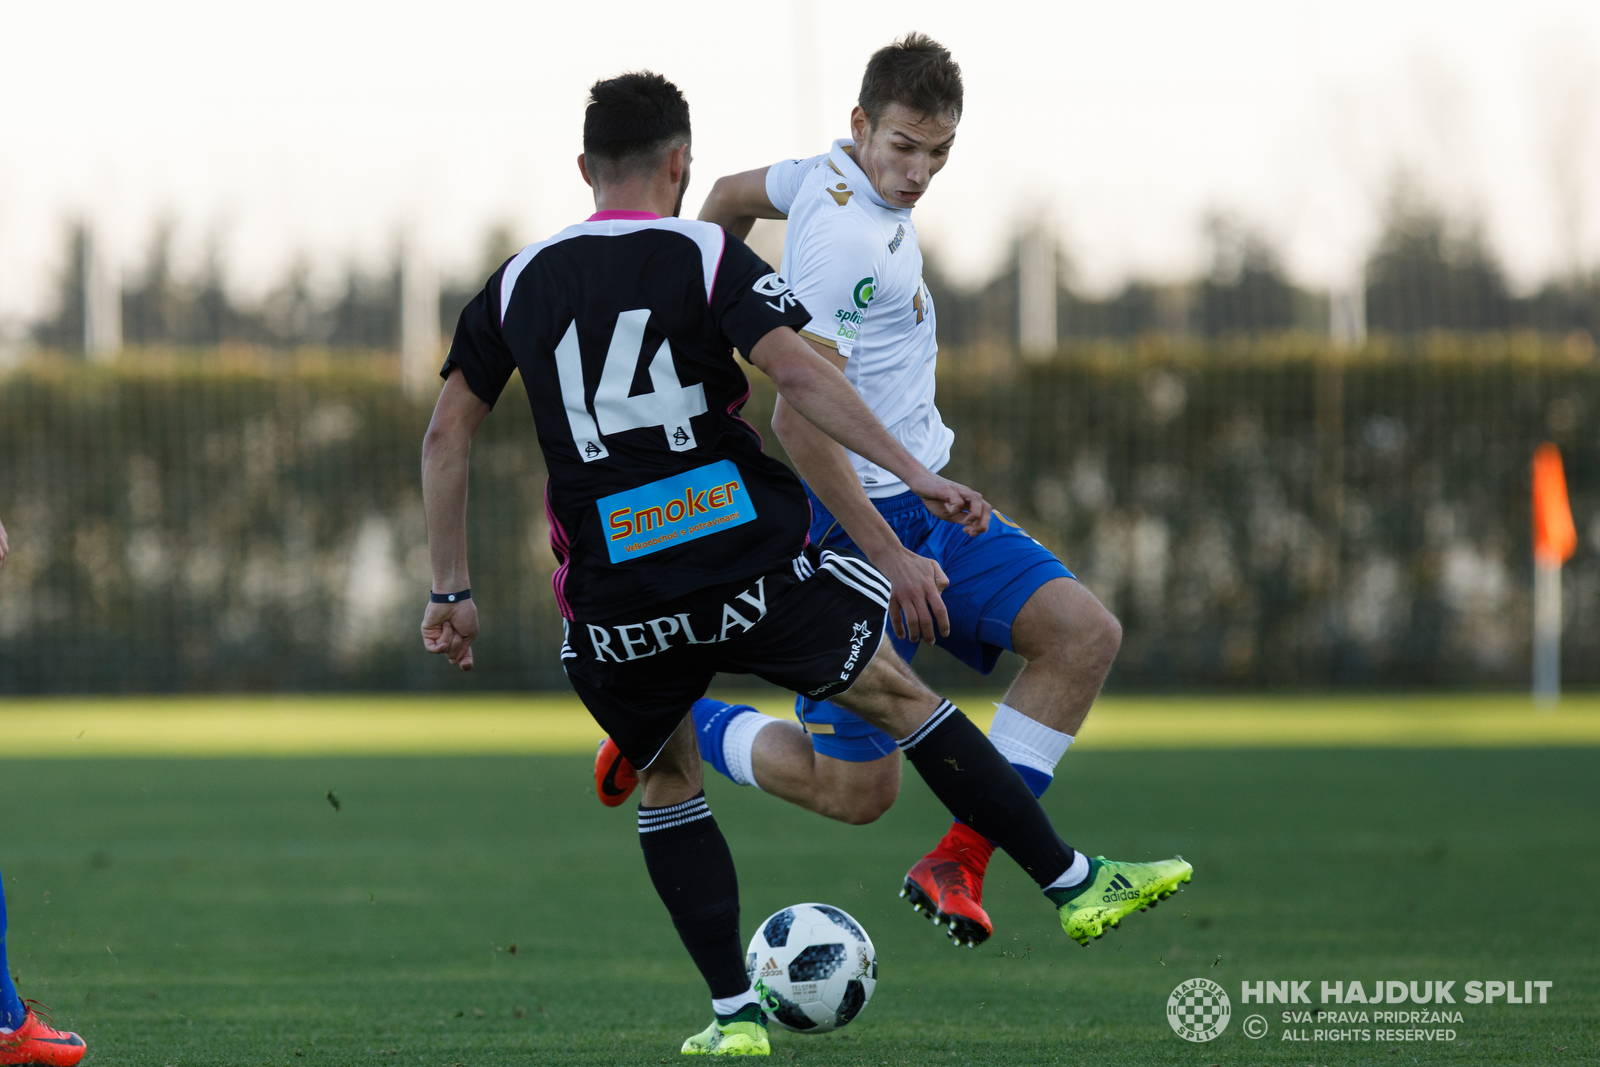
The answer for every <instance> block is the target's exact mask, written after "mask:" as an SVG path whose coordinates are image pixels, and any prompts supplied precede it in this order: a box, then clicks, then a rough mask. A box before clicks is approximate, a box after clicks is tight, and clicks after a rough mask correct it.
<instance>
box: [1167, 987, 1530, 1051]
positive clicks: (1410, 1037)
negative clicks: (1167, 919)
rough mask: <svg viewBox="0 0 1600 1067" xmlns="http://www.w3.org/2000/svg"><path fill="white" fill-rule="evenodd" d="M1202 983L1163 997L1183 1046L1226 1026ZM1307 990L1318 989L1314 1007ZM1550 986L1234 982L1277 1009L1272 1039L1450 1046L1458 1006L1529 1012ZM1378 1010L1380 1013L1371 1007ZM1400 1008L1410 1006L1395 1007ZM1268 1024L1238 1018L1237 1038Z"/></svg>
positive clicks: (1256, 1034) (1220, 1003)
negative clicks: (1276, 1031) (1524, 1008)
mask: <svg viewBox="0 0 1600 1067" xmlns="http://www.w3.org/2000/svg"><path fill="white" fill-rule="evenodd" d="M1204 981H1205V980H1203V979H1192V980H1190V981H1189V982H1185V983H1183V984H1182V985H1180V986H1179V987H1178V988H1177V989H1175V990H1173V992H1172V995H1171V996H1170V997H1168V998H1167V1018H1168V1021H1169V1022H1171V1023H1172V1027H1173V1029H1174V1030H1175V1031H1177V1033H1178V1035H1179V1036H1180V1037H1182V1038H1184V1039H1185V1040H1187V1041H1210V1040H1211V1039H1212V1038H1214V1037H1216V1036H1218V1035H1219V1034H1221V1033H1222V1031H1223V1030H1224V1029H1226V1028H1227V1021H1226V1020H1227V1016H1228V1015H1229V1013H1230V1012H1231V1004H1229V1002H1228V1000H1227V995H1226V994H1225V993H1222V990H1221V987H1220V986H1217V985H1216V983H1214V982H1205V988H1200V987H1199V986H1198V985H1197V983H1200V982H1204ZM1314 984H1317V985H1320V988H1318V989H1317V990H1316V993H1317V1001H1316V1002H1315V1003H1313V1000H1312V997H1313V985H1314ZM1554 986H1555V983H1554V982H1551V981H1545V980H1542V979H1541V980H1535V979H1525V980H1522V981H1510V980H1507V981H1495V980H1491V979H1484V980H1473V981H1470V982H1462V981H1459V980H1454V981H1439V980H1435V979H1429V980H1417V981H1412V980H1406V981H1399V980H1394V979H1383V980H1379V981H1375V982H1370V983H1368V982H1362V981H1359V980H1357V981H1351V982H1326V981H1322V982H1318V980H1315V979H1306V980H1304V981H1295V980H1289V981H1285V982H1272V981H1266V980H1263V981H1259V982H1241V983H1239V1003H1240V1004H1241V1005H1257V1004H1259V1005H1262V1006H1266V1005H1272V1004H1281V1005H1285V1007H1284V1008H1278V1009H1267V1011H1268V1012H1270V1014H1271V1015H1274V1016H1276V1017H1277V1020H1278V1025H1279V1026H1280V1027H1281V1029H1280V1031H1279V1035H1278V1040H1280V1041H1294V1042H1300V1041H1307V1042H1413V1041H1415V1042H1427V1041H1434V1042H1451V1041H1455V1040H1457V1039H1458V1036H1459V1031H1458V1030H1457V1029H1456V1027H1458V1026H1462V1025H1463V1024H1464V1023H1466V1015H1467V1013H1466V1012H1464V1011H1462V1010H1461V1008H1460V1007H1459V1005H1468V1004H1472V1005H1490V1004H1508V1005H1510V1004H1515V1005H1530V1004H1531V1005H1535V1006H1537V1005H1540V1004H1547V1003H1549V999H1550V990H1551V989H1552V988H1554ZM1219 994H1220V998H1219ZM1380 1004H1381V1005H1385V1007H1382V1008H1379V1007H1376V1006H1375V1005H1380ZM1402 1004H1403V1005H1410V1006H1408V1007H1405V1008H1401V1007H1399V1005H1402ZM1298 1005H1305V1007H1303V1008H1302V1007H1298ZM1241 1010H1244V1009H1243V1008H1242V1007H1241ZM1219 1023H1220V1025H1218V1024H1219ZM1180 1024H1181V1025H1180ZM1273 1025H1274V1024H1273V1023H1272V1022H1271V1021H1269V1018H1268V1015H1267V1014H1261V1013H1257V1014H1252V1015H1248V1016H1246V1017H1245V1019H1244V1022H1243V1023H1242V1024H1241V1026H1240V1030H1241V1032H1242V1033H1243V1034H1244V1036H1245V1037H1247V1038H1250V1039H1251V1040H1252V1041H1259V1040H1261V1039H1262V1038H1264V1037H1267V1036H1268V1035H1269V1034H1271V1032H1272V1030H1273Z"/></svg>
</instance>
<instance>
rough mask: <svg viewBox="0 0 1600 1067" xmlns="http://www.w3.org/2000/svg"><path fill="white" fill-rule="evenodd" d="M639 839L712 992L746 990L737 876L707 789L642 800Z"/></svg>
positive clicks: (733, 993) (681, 934)
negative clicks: (677, 797)
mask: <svg viewBox="0 0 1600 1067" xmlns="http://www.w3.org/2000/svg"><path fill="white" fill-rule="evenodd" d="M639 844H640V845H641V846H643V848H644V865H645V867H646V869H648V870H649V872H650V881H652V882H654V883H655V887H656V892H657V893H658V894H660V896H661V902H662V903H663V904H665V905H666V906H667V914H669V915H671V916H672V925H673V926H675V927H677V928H678V936H679V937H680V938H682V939H683V947H684V948H686V949H688V950H689V955H690V956H691V957H693V958H694V964H695V966H696V967H698V968H700V974H701V976H702V977H703V978H705V980H706V985H708V986H710V987H711V996H712V998H713V999H722V998H725V997H736V996H738V995H740V994H741V993H744V992H746V991H747V990H749V988H750V976H749V975H748V974H746V973H745V969H744V946H743V944H742V943H741V942H740V940H739V876H738V875H737V874H736V873H735V872H734V869H733V853H731V852H729V851H728V842H727V841H726V840H724V839H723V836H722V831H721V830H719V829H717V820H715V819H713V818H712V817H711V809H710V808H709V807H707V806H706V795H705V793H704V792H703V791H702V792H700V793H697V794H696V795H695V796H693V797H691V798H690V799H688V800H685V801H684V802H683V803H681V804H673V805H671V806H670V807H665V808H647V807H645V806H644V805H642V804H641V805H640V806H639Z"/></svg>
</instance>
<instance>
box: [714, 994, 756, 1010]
mask: <svg viewBox="0 0 1600 1067" xmlns="http://www.w3.org/2000/svg"><path fill="white" fill-rule="evenodd" d="M755 1002H756V991H755V990H754V989H746V990H745V991H744V992H743V993H740V994H739V995H738V996H736V997H712V998H711V1010H712V1011H714V1012H716V1013H717V1014H718V1015H722V1016H728V1015H732V1014H733V1013H734V1012H736V1011H738V1010H739V1009H740V1008H742V1007H744V1006H745V1005H746V1004H754V1003H755Z"/></svg>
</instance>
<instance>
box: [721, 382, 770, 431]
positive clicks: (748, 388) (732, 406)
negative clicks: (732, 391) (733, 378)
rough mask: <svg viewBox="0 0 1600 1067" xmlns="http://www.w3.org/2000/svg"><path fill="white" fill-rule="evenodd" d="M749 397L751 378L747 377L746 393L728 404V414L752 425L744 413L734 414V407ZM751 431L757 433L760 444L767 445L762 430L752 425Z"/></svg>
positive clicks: (745, 383) (747, 424)
mask: <svg viewBox="0 0 1600 1067" xmlns="http://www.w3.org/2000/svg"><path fill="white" fill-rule="evenodd" d="M749 399H750V379H749V378H746V379H745V380H744V395H743V396H741V397H740V398H739V399H738V400H735V401H734V402H733V403H731V404H729V405H728V414H729V415H733V417H734V418H736V419H738V420H739V421H740V422H742V423H744V424H745V425H746V426H750V423H749V421H748V420H747V419H746V418H745V417H744V416H743V415H734V414H733V409H734V408H736V407H738V406H739V405H740V404H743V403H744V402H745V401H746V400H749ZM750 432H751V433H753V434H755V435H756V441H757V442H758V443H759V444H760V445H762V446H763V447H765V445H766V443H767V442H766V439H765V438H763V437H762V436H761V431H760V430H758V429H756V428H755V427H754V426H750Z"/></svg>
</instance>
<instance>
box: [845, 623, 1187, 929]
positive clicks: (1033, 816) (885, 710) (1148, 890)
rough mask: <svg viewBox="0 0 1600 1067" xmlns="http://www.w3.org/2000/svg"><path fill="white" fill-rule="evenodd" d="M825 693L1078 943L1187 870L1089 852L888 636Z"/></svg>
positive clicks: (1159, 894) (1143, 904)
mask: <svg viewBox="0 0 1600 1067" xmlns="http://www.w3.org/2000/svg"><path fill="white" fill-rule="evenodd" d="M833 700H834V701H835V702H836V703H838V704H840V705H841V706H843V707H845V708H847V709H849V710H850V711H853V712H855V713H856V714H858V715H860V716H861V717H862V718H863V719H866V720H867V721H868V722H870V723H872V724H873V725H875V726H877V727H878V728H879V729H881V730H883V731H885V732H886V733H888V734H889V735H890V736H892V737H895V738H897V739H898V740H897V744H898V745H899V747H900V750H901V752H903V753H904V754H905V757H906V759H908V760H910V761H911V765H912V766H913V767H915V768H916V770H917V773H918V774H920V775H921V776H922V779H923V781H925V782H926V783H927V784H928V787H929V788H930V789H932V790H933V793H934V795H935V796H937V797H938V798H939V800H940V801H941V802H942V803H943V804H944V805H945V807H946V808H948V809H949V810H950V813H951V814H952V815H954V816H955V817H956V818H957V819H958V820H960V821H961V822H962V823H965V824H966V825H967V826H970V827H971V828H972V829H973V831H975V832H976V833H978V834H981V835H982V836H983V837H984V838H986V839H987V840H989V841H993V842H994V843H995V844H996V845H997V846H998V847H1000V848H1001V849H1003V850H1004V851H1005V852H1006V853H1007V854H1008V855H1010V856H1011V858H1012V859H1014V860H1016V862H1017V864H1018V865H1019V866H1021V867H1022V869H1023V870H1024V871H1026V872H1027V873H1028V875H1029V876H1030V877H1032V878H1033V880H1034V881H1035V882H1036V883H1038V885H1039V888H1040V889H1041V890H1043V891H1044V894H1045V896H1046V897H1047V898H1049V900H1050V902H1051V904H1052V905H1054V906H1055V908H1056V911H1057V915H1058V917H1059V919H1060V922H1061V926H1062V929H1063V930H1065V931H1066V932H1067V935H1068V936H1069V937H1071V938H1072V939H1073V940H1074V941H1076V942H1078V943H1079V944H1082V945H1087V944H1088V943H1089V942H1090V941H1091V940H1094V939H1096V938H1099V937H1101V936H1103V935H1104V934H1105V931H1106V930H1109V929H1115V928H1116V927H1118V926H1119V925H1120V923H1121V921H1122V919H1123V918H1125V917H1126V916H1128V915H1129V914H1132V913H1133V912H1135V911H1145V910H1148V909H1149V908H1151V907H1154V906H1155V904H1156V903H1157V901H1159V900H1162V899H1165V898H1166V897H1169V896H1171V895H1172V894H1173V893H1175V892H1177V891H1178V890H1179V888H1180V887H1181V885H1182V884H1183V883H1185V882H1188V881H1189V880H1190V878H1191V877H1192V876H1193V873H1194V868H1193V866H1192V865H1191V864H1189V863H1188V862H1187V861H1185V860H1184V859H1183V858H1182V857H1175V858H1173V859H1170V860H1161V861H1157V862H1155V863H1123V862H1118V861H1113V860H1106V859H1105V858H1104V857H1096V858H1095V859H1092V860H1091V859H1090V858H1089V857H1087V856H1085V855H1083V854H1082V853H1080V852H1077V851H1075V850H1074V849H1072V848H1071V847H1070V846H1068V845H1067V844H1066V843H1065V842H1063V841H1062V840H1061V838H1060V837H1058V836H1057V835H1056V832H1055V829H1054V828H1053V827H1052V826H1051V824H1050V820H1049V817H1048V816H1047V815H1046V814H1045V813H1044V809H1043V808H1042V807H1040V806H1039V800H1038V798H1037V797H1036V796H1034V794H1033V791H1032V789H1030V788H1029V786H1028V785H1027V783H1026V782H1024V781H1023V778H1022V775H1021V774H1019V773H1018V772H1017V770H1016V768H1015V767H1013V766H1012V765H1011V763H1010V762H1009V761H1008V760H1007V759H1006V757H1005V756H1004V755H1002V754H1001V752H1000V751H999V750H998V749H997V748H996V747H995V745H994V744H992V743H991V742H990V740H989V739H988V738H986V737H985V736H984V735H983V732H982V731H980V730H979V729H978V728H977V727H976V726H975V725H973V723H972V722H971V720H969V719H968V718H967V717H966V716H965V715H963V714H962V713H961V710H960V709H959V708H957V707H956V706H955V705H954V704H952V703H950V702H949V701H948V700H941V699H940V698H939V697H938V696H937V695H935V694H934V693H933V691H932V690H930V689H928V688H927V687H926V686H925V685H923V684H922V682H921V680H920V679H918V678H917V676H916V675H915V674H913V673H912V671H911V668H910V667H909V666H907V665H906V663H905V661H903V660H901V659H900V657H899V656H897V655H896V654H895V653H894V650H893V649H892V648H889V647H888V646H887V645H883V646H880V647H879V649H878V654H877V655H876V656H875V657H873V660H872V662H871V663H870V664H869V665H868V667H867V669H866V670H865V671H863V672H862V675H861V677H860V679H858V680H857V682H856V684H855V685H854V686H853V687H852V688H851V689H850V690H849V691H847V692H845V693H842V694H839V695H837V696H835V697H833ZM970 943H971V942H969V944H970Z"/></svg>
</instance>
